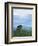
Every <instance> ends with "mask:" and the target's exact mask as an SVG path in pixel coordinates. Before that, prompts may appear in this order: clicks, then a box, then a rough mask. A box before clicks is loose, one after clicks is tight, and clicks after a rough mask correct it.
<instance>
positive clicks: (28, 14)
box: [13, 9, 32, 28]
mask: <svg viewBox="0 0 38 46" xmlns="http://www.w3.org/2000/svg"><path fill="white" fill-rule="evenodd" d="M18 25H22V26H23V27H32V9H13V27H15V28H16V27H17V26H18Z"/></svg>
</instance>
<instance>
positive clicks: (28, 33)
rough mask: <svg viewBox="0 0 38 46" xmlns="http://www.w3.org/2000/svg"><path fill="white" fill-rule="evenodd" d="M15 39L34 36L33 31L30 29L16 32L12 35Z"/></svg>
mask: <svg viewBox="0 0 38 46" xmlns="http://www.w3.org/2000/svg"><path fill="white" fill-rule="evenodd" d="M12 36H13V37H22V36H32V29H31V28H29V30H26V29H20V30H17V29H16V30H15V31H13V33H12Z"/></svg>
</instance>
